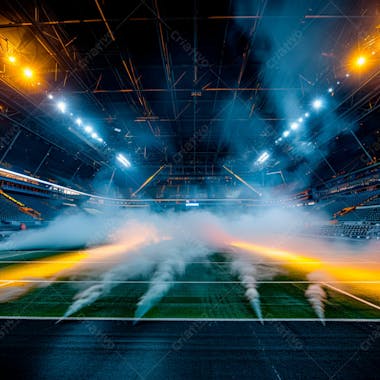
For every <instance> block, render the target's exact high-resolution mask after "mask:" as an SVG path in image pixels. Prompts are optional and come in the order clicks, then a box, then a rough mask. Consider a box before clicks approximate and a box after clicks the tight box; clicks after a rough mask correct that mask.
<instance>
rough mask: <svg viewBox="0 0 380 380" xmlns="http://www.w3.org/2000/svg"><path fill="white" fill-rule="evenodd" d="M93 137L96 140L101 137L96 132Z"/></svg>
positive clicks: (92, 134)
mask: <svg viewBox="0 0 380 380" xmlns="http://www.w3.org/2000/svg"><path fill="white" fill-rule="evenodd" d="M91 137H92V138H93V139H95V140H96V139H97V138H98V137H99V136H98V134H97V133H96V132H94V133H91Z"/></svg>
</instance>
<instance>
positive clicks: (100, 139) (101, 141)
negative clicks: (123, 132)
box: [96, 137, 104, 143]
mask: <svg viewBox="0 0 380 380" xmlns="http://www.w3.org/2000/svg"><path fill="white" fill-rule="evenodd" d="M96 140H97V141H99V142H100V143H103V142H104V140H103V139H102V138H101V137H98V138H97V139H96Z"/></svg>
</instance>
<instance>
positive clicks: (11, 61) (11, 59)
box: [8, 55, 16, 63]
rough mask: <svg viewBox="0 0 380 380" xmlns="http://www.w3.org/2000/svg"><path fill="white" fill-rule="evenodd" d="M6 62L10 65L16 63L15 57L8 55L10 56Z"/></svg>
mask: <svg viewBox="0 0 380 380" xmlns="http://www.w3.org/2000/svg"><path fill="white" fill-rule="evenodd" d="M8 61H9V62H10V63H16V57H15V56H14V55H10V56H9V57H8Z"/></svg>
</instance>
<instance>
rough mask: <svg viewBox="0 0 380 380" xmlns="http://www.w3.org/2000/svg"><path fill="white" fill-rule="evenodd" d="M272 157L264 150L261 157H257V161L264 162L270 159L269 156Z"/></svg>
mask: <svg viewBox="0 0 380 380" xmlns="http://www.w3.org/2000/svg"><path fill="white" fill-rule="evenodd" d="M269 157H270V155H269V153H268V152H264V153H262V154H261V155H260V157H259V158H258V159H257V161H256V162H257V163H258V164H263V163H264V162H265V161H267V160H268V158H269Z"/></svg>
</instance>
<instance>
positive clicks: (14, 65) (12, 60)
mask: <svg viewBox="0 0 380 380" xmlns="http://www.w3.org/2000/svg"><path fill="white" fill-rule="evenodd" d="M5 63H6V64H8V67H9V68H11V72H12V76H13V73H14V74H15V76H14V77H15V78H17V79H19V80H22V81H23V82H25V83H28V84H29V85H32V86H40V85H41V82H39V81H38V78H36V77H37V75H36V72H35V70H34V69H33V68H32V67H31V66H30V65H27V64H25V63H24V62H21V61H20V59H19V58H18V57H17V56H16V55H15V54H7V55H6V57H5ZM17 73H18V74H17Z"/></svg>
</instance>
